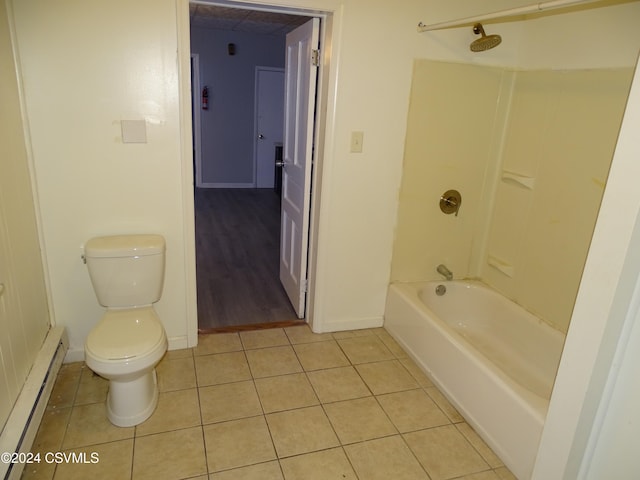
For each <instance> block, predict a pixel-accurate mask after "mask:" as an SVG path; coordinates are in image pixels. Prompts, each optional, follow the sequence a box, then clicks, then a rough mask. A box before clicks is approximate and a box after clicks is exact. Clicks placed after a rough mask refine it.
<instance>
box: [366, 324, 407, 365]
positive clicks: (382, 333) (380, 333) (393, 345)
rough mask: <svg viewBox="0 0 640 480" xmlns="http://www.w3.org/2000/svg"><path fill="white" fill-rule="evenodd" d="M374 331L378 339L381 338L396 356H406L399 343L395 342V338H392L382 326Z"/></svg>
mask: <svg viewBox="0 0 640 480" xmlns="http://www.w3.org/2000/svg"><path fill="white" fill-rule="evenodd" d="M374 333H375V334H376V335H377V337H378V338H379V339H380V340H382V343H384V344H385V346H386V347H387V348H388V349H389V350H390V351H391V353H393V354H394V355H395V356H396V358H407V352H405V351H404V350H403V349H402V347H401V346H400V344H399V343H398V342H396V339H395V338H393V337H392V336H391V335H390V334H389V332H387V331H386V330H385V329H384V328H379V329H376V330H375V332H374Z"/></svg>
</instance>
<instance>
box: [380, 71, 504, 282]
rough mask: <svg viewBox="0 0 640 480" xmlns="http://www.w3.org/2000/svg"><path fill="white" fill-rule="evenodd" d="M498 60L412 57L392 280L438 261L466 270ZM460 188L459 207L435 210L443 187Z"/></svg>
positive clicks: (414, 277) (493, 128)
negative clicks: (480, 63) (494, 62)
mask: <svg viewBox="0 0 640 480" xmlns="http://www.w3.org/2000/svg"><path fill="white" fill-rule="evenodd" d="M509 76H510V74H509V72H505V71H504V69H502V68H496V67H483V66H476V65H469V64H462V63H446V62H434V61H430V60H417V61H416V62H415V63H414V73H413V83H412V88H411V101H410V106H409V116H408V122H407V138H406V145H405V158H404V166H403V177H402V186H401V189H400V203H399V210H398V223H397V226H396V238H395V244H394V250H393V263H392V271H391V280H392V281H401V282H410V281H421V280H435V279H437V278H439V275H438V274H437V273H436V267H437V265H438V264H440V263H443V264H445V265H446V266H447V267H448V268H449V269H450V270H451V271H452V272H453V273H454V275H455V277H456V278H464V277H467V276H469V274H470V272H469V268H470V264H471V253H472V249H473V242H474V239H476V241H477V236H476V235H475V231H476V229H477V228H478V221H479V216H483V217H486V213H484V211H483V210H484V209H483V203H486V200H485V195H486V193H487V192H486V189H485V185H484V183H485V181H490V178H489V177H490V175H491V172H492V169H493V165H492V162H493V158H492V157H491V152H492V151H493V150H494V144H495V143H496V141H497V137H496V135H499V130H500V128H501V127H500V126H501V125H502V124H503V123H504V119H503V115H504V112H503V109H502V108H501V105H500V104H499V102H498V99H499V96H500V93H501V90H502V86H503V82H508V81H509V78H508V77H509ZM451 189H455V190H458V191H459V192H460V193H461V196H462V202H461V206H460V209H459V211H458V215H454V214H449V215H446V214H444V213H443V212H442V211H441V210H440V206H439V204H440V197H441V195H442V194H443V193H444V192H446V191H447V190H451Z"/></svg>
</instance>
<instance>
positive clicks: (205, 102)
mask: <svg viewBox="0 0 640 480" xmlns="http://www.w3.org/2000/svg"><path fill="white" fill-rule="evenodd" d="M202 109H203V110H209V89H208V88H207V87H204V88H203V89H202Z"/></svg>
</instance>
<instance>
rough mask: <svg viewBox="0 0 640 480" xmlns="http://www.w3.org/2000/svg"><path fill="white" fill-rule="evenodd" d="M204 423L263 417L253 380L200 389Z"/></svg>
mask: <svg viewBox="0 0 640 480" xmlns="http://www.w3.org/2000/svg"><path fill="white" fill-rule="evenodd" d="M200 411H201V412H202V423H205V424H207V423H217V422H224V421H228V420H237V419H239V418H246V417H253V416H255V415H262V407H261V406H260V400H259V399H258V394H257V393H256V388H255V386H254V384H253V382H252V381H251V380H248V381H244V382H234V383H225V384H222V385H212V386H209V387H201V388H200Z"/></svg>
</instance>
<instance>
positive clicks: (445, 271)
mask: <svg viewBox="0 0 640 480" xmlns="http://www.w3.org/2000/svg"><path fill="white" fill-rule="evenodd" d="M436 270H437V271H438V273H439V274H440V275H442V276H444V278H446V279H447V280H451V279H453V273H451V270H449V269H448V268H447V267H445V266H444V265H442V264H440V265H438V268H436Z"/></svg>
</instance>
